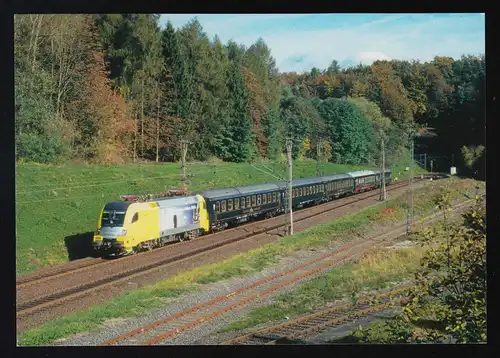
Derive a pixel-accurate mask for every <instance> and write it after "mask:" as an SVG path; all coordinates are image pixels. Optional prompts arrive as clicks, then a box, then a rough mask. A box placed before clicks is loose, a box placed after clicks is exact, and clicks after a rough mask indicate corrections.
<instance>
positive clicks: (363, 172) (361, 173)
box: [347, 170, 375, 178]
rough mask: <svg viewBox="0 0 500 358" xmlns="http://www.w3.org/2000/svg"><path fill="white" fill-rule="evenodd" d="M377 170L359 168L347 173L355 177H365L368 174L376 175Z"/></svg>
mask: <svg viewBox="0 0 500 358" xmlns="http://www.w3.org/2000/svg"><path fill="white" fill-rule="evenodd" d="M374 174H375V172H374V171H373V170H358V171H355V172H349V173H347V175H350V176H351V177H353V178H359V177H365V176H367V175H374Z"/></svg>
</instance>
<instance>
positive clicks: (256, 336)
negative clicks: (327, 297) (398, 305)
mask: <svg viewBox="0 0 500 358" xmlns="http://www.w3.org/2000/svg"><path fill="white" fill-rule="evenodd" d="M411 287H412V285H410V284H408V285H404V286H401V287H398V288H396V289H393V290H390V291H386V292H382V293H379V294H376V295H369V296H364V297H361V298H359V299H358V301H357V302H356V303H354V304H352V303H344V304H339V305H336V306H334V307H331V308H328V309H325V310H322V311H320V312H316V313H313V314H309V315H306V316H302V317H299V318H297V319H294V320H291V321H288V322H285V323H279V324H275V325H272V326H269V327H266V328H263V329H260V330H257V331H254V332H251V333H248V334H245V335H242V336H239V337H235V338H232V339H230V340H227V341H225V342H222V343H221V344H223V345H257V344H259V345H260V344H265V345H273V344H280V343H281V342H287V343H288V342H290V341H294V340H297V339H302V340H304V339H305V338H307V337H313V336H314V335H317V334H319V333H321V332H323V331H325V330H327V329H330V328H332V327H335V326H339V325H342V324H344V323H348V322H350V321H352V320H354V319H357V318H360V317H364V316H368V315H371V314H374V313H377V312H381V311H384V310H387V309H388V308H390V306H391V303H392V298H394V297H402V296H403V295H404V294H405V293H406V292H407V291H408V289H409V288H411Z"/></svg>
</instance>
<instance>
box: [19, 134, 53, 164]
mask: <svg viewBox="0 0 500 358" xmlns="http://www.w3.org/2000/svg"><path fill="white" fill-rule="evenodd" d="M62 153H63V145H62V143H61V141H60V140H59V138H57V137H52V136H50V137H49V136H45V135H36V134H29V133H28V134H27V133H22V134H21V135H19V136H18V140H17V157H18V158H23V160H24V161H31V162H37V163H53V162H56V161H57V160H58V158H59V156H60V155H61V154H62Z"/></svg>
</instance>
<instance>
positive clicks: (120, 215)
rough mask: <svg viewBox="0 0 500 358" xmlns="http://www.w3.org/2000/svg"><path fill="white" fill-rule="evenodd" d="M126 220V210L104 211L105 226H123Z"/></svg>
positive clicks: (102, 224)
mask: <svg viewBox="0 0 500 358" xmlns="http://www.w3.org/2000/svg"><path fill="white" fill-rule="evenodd" d="M124 220H125V213H124V212H117V211H104V212H103V213H102V220H101V226H103V227H114V226H123V222H124Z"/></svg>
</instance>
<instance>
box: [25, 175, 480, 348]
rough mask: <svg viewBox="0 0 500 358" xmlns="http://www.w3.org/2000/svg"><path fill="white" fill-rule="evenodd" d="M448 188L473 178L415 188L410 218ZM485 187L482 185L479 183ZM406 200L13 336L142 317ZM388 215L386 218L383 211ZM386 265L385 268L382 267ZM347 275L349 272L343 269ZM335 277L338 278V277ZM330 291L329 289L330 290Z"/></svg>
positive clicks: (343, 233)
mask: <svg viewBox="0 0 500 358" xmlns="http://www.w3.org/2000/svg"><path fill="white" fill-rule="evenodd" d="M446 184H448V185H451V187H452V196H453V198H460V197H462V196H463V194H464V193H465V192H467V191H469V192H470V191H471V190H472V188H473V186H474V182H473V181H472V180H457V179H452V180H450V181H441V182H435V184H434V189H431V188H429V187H427V188H422V189H420V190H417V191H416V193H415V215H419V214H423V213H426V212H430V211H432V209H433V204H432V195H433V193H434V192H438V190H439V188H440V187H442V186H444V185H446ZM483 186H484V184H483ZM404 201H405V199H404V198H401V197H396V198H393V199H390V200H388V201H387V202H385V203H379V204H376V205H374V206H372V207H370V208H367V209H364V210H361V211H359V212H357V213H354V214H350V215H347V216H345V217H343V218H341V219H338V220H335V221H332V222H329V223H325V224H323V225H318V226H315V227H311V228H310V229H308V230H305V231H303V232H301V233H297V234H295V235H293V236H288V237H285V238H283V239H281V240H280V241H278V242H274V243H270V244H267V245H265V246H264V247H262V248H259V249H255V250H251V251H249V252H247V253H244V254H238V255H235V256H233V257H232V258H230V259H227V260H224V261H221V262H219V263H215V264H212V265H207V266H203V267H199V268H195V269H193V270H191V271H188V272H184V273H181V274H178V275H176V276H173V277H171V278H169V279H167V280H165V281H162V282H158V283H156V284H155V285H152V286H148V287H145V288H142V289H139V290H136V291H133V292H129V293H126V294H123V295H121V296H119V297H116V298H114V299H113V300H111V301H109V302H107V303H105V304H102V305H99V306H95V307H93V308H90V309H87V310H84V311H81V312H78V313H75V314H73V315H71V316H67V317H62V318H59V319H56V320H54V321H51V322H48V323H46V324H44V325H42V326H41V327H38V328H34V329H32V330H29V331H26V332H24V333H22V334H21V335H20V336H19V337H18V338H19V342H20V344H22V345H43V344H49V343H52V342H54V341H55V340H57V339H59V338H62V337H68V336H70V335H72V334H75V333H79V332H85V331H88V330H89V329H92V328H96V327H98V326H99V325H101V324H103V323H104V322H105V321H106V320H109V319H116V318H121V317H133V316H137V315H142V314H144V313H146V312H148V311H150V310H152V309H154V308H156V307H159V306H161V305H162V304H164V303H165V301H166V300H168V299H170V298H172V297H177V296H179V295H180V294H181V293H183V292H187V291H194V290H198V289H203V285H205V284H208V283H211V282H217V281H220V280H223V279H226V278H230V277H236V276H242V275H245V274H250V273H254V272H259V271H261V270H262V269H263V268H264V267H268V266H271V265H272V264H276V263H278V262H279V258H280V256H285V255H286V254H288V253H290V252H293V251H297V250H300V249H307V248H312V247H320V246H325V245H328V244H330V243H332V242H338V243H342V242H346V241H349V240H351V237H350V236H351V235H350V231H351V230H352V229H356V230H363V228H365V229H366V228H368V227H370V226H371V225H373V223H375V222H377V223H380V224H383V223H389V222H391V221H395V220H400V219H402V218H404V217H405V215H406V214H405V204H404ZM387 208H392V209H393V210H389V213H388V214H385V213H386V212H387V211H388V210H384V209H387ZM389 268H390V265H388V266H387V269H389ZM344 272H345V274H349V270H348V269H347V270H345V271H344ZM339 277H340V276H339ZM332 287H334V286H332Z"/></svg>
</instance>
